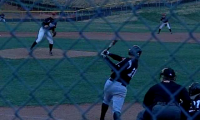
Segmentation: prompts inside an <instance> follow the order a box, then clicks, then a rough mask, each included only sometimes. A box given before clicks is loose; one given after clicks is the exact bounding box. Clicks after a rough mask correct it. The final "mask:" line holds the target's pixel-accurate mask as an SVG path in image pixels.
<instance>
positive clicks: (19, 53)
mask: <svg viewBox="0 0 200 120" xmlns="http://www.w3.org/2000/svg"><path fill="white" fill-rule="evenodd" d="M0 35H1V36H0V37H11V35H10V34H9V33H5V32H1V33H0ZM15 35H16V36H17V37H35V36H37V33H28V32H27V33H21V32H18V33H15ZM82 35H83V36H85V37H87V38H88V39H91V40H92V39H97V40H112V39H113V38H115V34H113V33H103V32H93V33H89V32H87V33H83V34H82ZM119 35H120V36H121V37H122V38H123V40H126V41H147V40H151V41H155V38H156V39H157V38H158V39H160V40H161V41H163V42H184V41H185V40H186V39H188V40H189V41H188V42H195V41H194V40H193V39H190V36H189V34H188V33H174V34H170V33H161V34H159V35H157V34H155V36H154V35H153V37H152V34H150V33H119ZM193 36H194V37H195V39H198V40H199V39H200V34H193ZM57 37H58V38H80V37H81V35H80V34H79V33H78V32H58V34H57ZM152 38H154V39H152ZM53 51H54V55H53V56H49V54H48V49H47V48H38V49H36V50H35V51H34V53H33V55H34V57H36V58H38V59H46V58H48V59H49V58H52V59H56V58H62V57H63V51H62V50H59V49H53ZM66 55H67V56H68V57H83V56H84V57H85V56H91V55H93V56H95V55H97V53H95V52H87V51H68V52H67V53H66ZM0 56H1V57H3V58H10V59H21V58H27V57H30V56H29V54H28V50H26V49H24V48H18V49H9V50H1V51H0ZM91 106H92V104H84V105H80V106H79V107H80V108H79V109H78V108H76V107H75V106H74V105H60V106H59V107H58V108H56V109H55V110H54V111H53V113H52V115H53V117H54V118H55V119H56V120H82V119H83V118H82V114H83V113H84V112H85V111H86V110H89V112H88V113H85V117H86V118H87V119H88V120H98V119H99V115H100V109H101V105H100V104H97V105H94V106H93V107H92V108H91V109H90V107H91ZM127 106H129V104H128V103H125V104H124V107H123V109H124V108H126V107H127ZM45 107H47V108H48V109H49V111H51V110H52V108H53V106H45ZM16 109H17V107H16V108H15V110H16ZM142 109H143V108H142V106H141V104H139V103H136V104H134V105H133V106H131V107H130V108H129V109H128V110H127V111H126V112H125V113H124V114H123V115H122V120H136V116H137V114H138V112H139V111H140V110H142ZM18 114H19V116H20V117H21V118H22V119H23V120H46V119H48V118H49V117H48V112H47V111H46V110H45V109H44V108H42V107H23V108H22V109H21V110H20V111H19V113H18ZM14 117H15V111H14V109H13V108H5V107H0V120H11V119H13V118H14ZM17 120H18V119H17ZM48 120H52V119H48ZM106 120H112V113H111V110H110V111H108V114H107V116H106Z"/></svg>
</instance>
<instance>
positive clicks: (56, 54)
mask: <svg viewBox="0 0 200 120" xmlns="http://www.w3.org/2000/svg"><path fill="white" fill-rule="evenodd" d="M64 52H65V51H63V50H61V49H53V56H50V55H49V49H48V48H36V49H35V50H34V51H33V53H32V56H34V57H35V58H37V59H55V58H63V57H65V56H66V57H88V56H96V55H97V53H96V52H88V51H75V50H68V51H67V52H66V53H64ZM0 56H1V57H2V58H10V59H23V58H28V57H31V56H30V55H29V51H28V49H25V48H17V49H6V50H0Z"/></svg>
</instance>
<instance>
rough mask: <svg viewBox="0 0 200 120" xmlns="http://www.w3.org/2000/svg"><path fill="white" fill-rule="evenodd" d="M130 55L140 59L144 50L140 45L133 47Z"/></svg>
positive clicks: (129, 52) (129, 51)
mask: <svg viewBox="0 0 200 120" xmlns="http://www.w3.org/2000/svg"><path fill="white" fill-rule="evenodd" d="M128 54H129V55H131V56H135V57H139V56H140V55H141V54H142V49H141V48H140V47H139V46H138V45H133V47H132V48H131V49H129V50H128Z"/></svg>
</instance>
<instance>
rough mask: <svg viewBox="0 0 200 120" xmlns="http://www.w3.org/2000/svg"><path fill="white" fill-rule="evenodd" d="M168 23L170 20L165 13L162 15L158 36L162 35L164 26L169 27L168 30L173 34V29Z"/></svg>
mask: <svg viewBox="0 0 200 120" xmlns="http://www.w3.org/2000/svg"><path fill="white" fill-rule="evenodd" d="M168 21H169V20H168V18H167V17H166V14H165V13H163V14H162V17H161V19H160V22H161V25H160V27H159V31H158V34H160V31H161V29H162V28H163V27H164V26H167V27H168V29H169V31H170V33H171V34H172V30H171V27H170V25H169V22H168Z"/></svg>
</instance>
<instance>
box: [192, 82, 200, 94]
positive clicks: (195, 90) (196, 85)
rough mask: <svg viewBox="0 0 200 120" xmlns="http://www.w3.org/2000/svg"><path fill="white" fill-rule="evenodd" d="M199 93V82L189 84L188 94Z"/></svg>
mask: <svg viewBox="0 0 200 120" xmlns="http://www.w3.org/2000/svg"><path fill="white" fill-rule="evenodd" d="M199 93H200V84H199V83H198V82H194V83H192V84H191V85H190V86H189V94H190V96H193V95H196V94H199Z"/></svg>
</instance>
